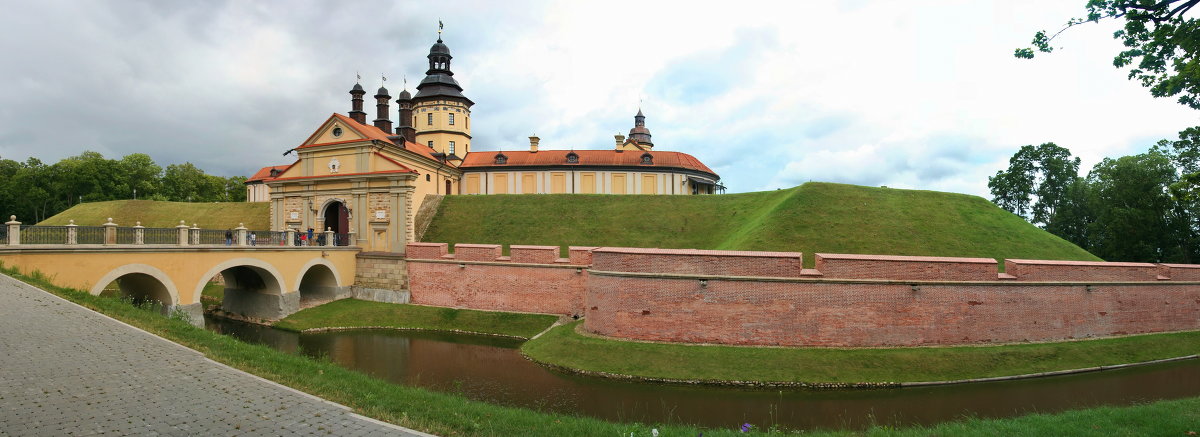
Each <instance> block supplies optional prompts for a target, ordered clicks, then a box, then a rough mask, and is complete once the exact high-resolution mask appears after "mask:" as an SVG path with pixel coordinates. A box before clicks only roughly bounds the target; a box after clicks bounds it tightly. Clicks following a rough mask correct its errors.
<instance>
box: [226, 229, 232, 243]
mask: <svg viewBox="0 0 1200 437" xmlns="http://www.w3.org/2000/svg"><path fill="white" fill-rule="evenodd" d="M225 245H226V246H232V245H233V229H229V228H225Z"/></svg>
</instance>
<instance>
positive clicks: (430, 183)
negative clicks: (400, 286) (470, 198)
mask: <svg viewBox="0 0 1200 437" xmlns="http://www.w3.org/2000/svg"><path fill="white" fill-rule="evenodd" d="M440 35H441V32H440V31H439V36H438V40H437V43H435V44H434V45H433V47H431V48H430V49H429V55H428V58H429V70H428V71H426V72H425V79H424V80H422V81H421V83H420V84H419V85H417V93H416V95H415V96H414V95H411V94H410V93H409V92H408V90H407V89H406V90H403V91H401V92H400V94H399V95H398V96H396V99H395V102H396V105H397V107H398V118H397V124H398V126H395V127H394V126H393V122H392V119H391V114H392V112H391V111H392V110H391V102H392V96H391V94H390V93H389V92H388V90H387V88H383V87H380V88H379V90H378V91H377V92H376V93H375V96H374V98H375V108H376V117H375V120H374V121H373V122H371V123H370V124H368V123H367V113H366V112H364V111H363V99H364V96H365V94H366V91H364V90H363V87H362V85H360V84H357V83H356V84H355V85H354V87H353V88H352V89H351V90H350V96H351V99H350V101H351V110H350V112H349V113H348V114H347V115H342V114H337V113H335V114H333V115H330V116H329V117H328V118H327V119H326V120H325V121H324V122H323V123H321V125H320V126H319V127H318V128H317V129H316V130H315V131H314V132H313V133H312V135H310V136H309V137H308V138H307V139H306V140H304V141H303V142H302V143H301V144H300V145H299V146H297V147H296V148H294V149H292V150H291V151H295V153H296V155H297V158H298V159H297V160H296V161H295V162H293V163H292V164H289V165H277V166H270V167H263V168H262V169H261V170H259V171H258V172H256V173H255V174H254V175H253V176H251V177H250V178H249V179H248V180H247V181H246V190H247V191H246V194H247V196H246V200H247V201H249V202H270V203H271V205H270V211H271V229H274V230H283V229H288V228H294V229H306V228H310V227H311V228H315V229H318V230H325V229H329V230H332V231H334V232H335V233H338V234H345V233H348V232H354V233H355V237H354V238H355V240H356V243H357V244H358V245H359V246H362V247H364V249H365V250H368V251H383V252H400V251H403V250H404V247H405V244H406V243H408V242H412V241H414V240H415V238H414V229H413V223H414V219H415V217H416V212H417V211H418V210H419V209H420V207H421V204H422V203H423V202H424V200H425V198H426V196H427V195H431V194H432V195H460V194H560V193H578V194H714V193H717V192H721V191H723V189H724V187H723V186H722V185H721V183H720V176H718V175H717V174H716V173H715V172H713V170H712V169H710V168H708V166H706V165H704V163H702V162H700V160H698V159H696V158H695V157H693V156H691V155H689V154H686V153H681V152H667V151H660V150H654V143H653V142H652V141H651V135H650V130H649V129H648V128H647V127H646V117H645V116H644V115H643V114H642V112H641V110H638V113H637V115H636V116H635V117H634V126H633V128H632V129H630V131H629V136H628V137H625V136H624V135H616V136H615V139H616V141H615V144H614V147H613V148H612V149H608V150H544V149H541V150H539V148H538V142H539V138H538V137H536V136H531V137H529V150H528V151H525V150H522V151H478V152H472V151H471V107H472V106H474V104H475V103H474V102H472V101H471V99H469V98H467V97H466V96H465V95H463V88H462V86H461V85H459V84H458V81H456V80H455V79H454V72H452V71H451V70H450V60H451V59H452V58H453V57H452V56H451V55H450V48H449V47H447V46H446V44H445V43H443V42H442V38H441V36H440ZM291 151H289V152H291Z"/></svg>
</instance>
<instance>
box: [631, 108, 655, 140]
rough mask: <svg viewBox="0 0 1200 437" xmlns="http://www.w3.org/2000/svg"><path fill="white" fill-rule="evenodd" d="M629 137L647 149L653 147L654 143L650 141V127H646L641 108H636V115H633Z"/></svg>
mask: <svg viewBox="0 0 1200 437" xmlns="http://www.w3.org/2000/svg"><path fill="white" fill-rule="evenodd" d="M629 139H631V140H634V141H637V143H638V145H640V146H643V147H645V148H647V149H653V148H654V143H652V142H650V129H647V128H646V116H645V115H642V108H638V113H637V115H635V116H633V129H630V130H629Z"/></svg>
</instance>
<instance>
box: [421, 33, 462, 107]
mask: <svg viewBox="0 0 1200 437" xmlns="http://www.w3.org/2000/svg"><path fill="white" fill-rule="evenodd" d="M442 27H443V26H442V23H441V21H438V40H437V42H436V43H434V44H433V46H432V47H430V48H429V55H428V56H427V57H428V58H429V70H427V71H425V79H424V80H422V81H421V83H420V84H418V85H417V95H416V96H414V97H413V99H414V100H417V101H421V100H422V99H424V98H427V97H428V98H439V99H440V98H446V97H450V98H456V99H462V101H464V102H465V103H466V104H467V106H471V105H474V104H475V102H472V101H471V99H468V98H467V97H466V96H464V95H463V94H462V90H463V89H462V85H459V84H458V81H456V80H454V72H453V71H450V60H451V59H454V57H453V56H450V47H447V46H446V44H445V43H444V42H442V33H441V30H442Z"/></svg>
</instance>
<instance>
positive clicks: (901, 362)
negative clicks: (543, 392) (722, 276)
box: [521, 322, 1200, 383]
mask: <svg viewBox="0 0 1200 437" xmlns="http://www.w3.org/2000/svg"><path fill="white" fill-rule="evenodd" d="M581 324H582V322H575V323H570V324H566V325H562V326H558V327H555V328H554V329H551V330H550V331H548V332H546V333H545V334H543V335H542V336H540V337H538V338H537V339H534V340H531V341H527V342H525V344H524V345H523V346H522V347H521V352H523V353H524V354H526V355H527V356H529V357H530V358H533V359H534V360H535V361H539V362H543V363H547V364H552V365H556V366H562V367H567V368H572V369H581V370H585V371H591V372H605V373H613V374H619V375H633V376H641V377H647V378H664V379H678V380H735V381H756V382H804V383H860V382H864V383H882V382H921V381H946V380H958V379H972V378H987V377H995V376H1010V375H1021V374H1029V373H1039V372H1047V371H1055V370H1068V369H1079V368H1086V367H1095V366H1104V365H1114V364H1124V363H1135V362H1142V361H1150V360H1157V359H1164V358H1174V357H1181V356H1187V355H1193V354H1196V353H1200V332H1180V333H1167V334H1149V335H1136V336H1128V337H1118V338H1106V339H1097V340H1080V341H1070V342H1059V343H1037V344H1014V345H998V346H961V347H917V348H878V349H833V348H783V347H778V348H773V347H735V346H706V345H683V344H666V343H644V342H632V341H619V340H613V339H607V338H599V337H595V336H589V335H583V334H580V333H579V332H577V330H578V329H579V328H581V326H580V325H581Z"/></svg>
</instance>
